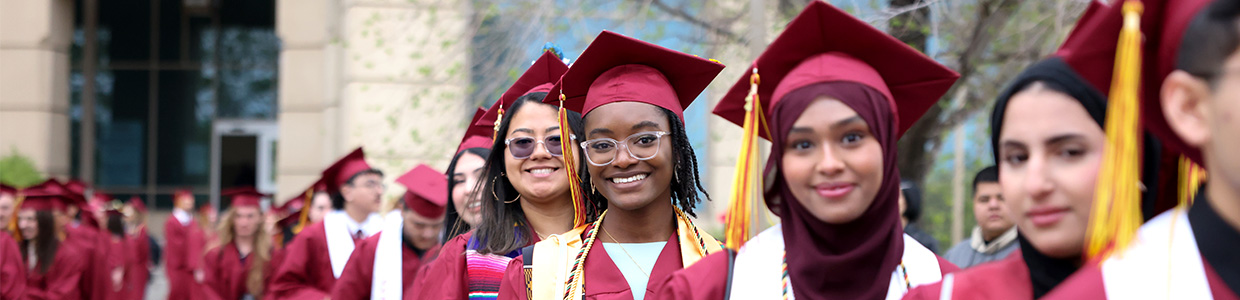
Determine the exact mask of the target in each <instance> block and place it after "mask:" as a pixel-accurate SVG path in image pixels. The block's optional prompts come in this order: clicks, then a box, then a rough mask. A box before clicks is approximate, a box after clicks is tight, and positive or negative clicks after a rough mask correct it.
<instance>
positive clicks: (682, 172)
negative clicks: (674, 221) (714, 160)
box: [581, 106, 710, 218]
mask: <svg viewBox="0 0 1240 300" xmlns="http://www.w3.org/2000/svg"><path fill="white" fill-rule="evenodd" d="M656 107H657V106H656ZM657 108H658V109H659V110H660V111H662V112H663V115H665V116H667V123H668V124H670V125H669V126H670V127H671V133H672V134H670V135H669V137H670V138H671V139H672V155H675V157H673V159H672V161H673V162H674V164H673V167H674V168H675V169H674V170H672V172H673V174H674V175H675V176H673V177H672V185H671V187H670V188H671V189H672V204H673V205H676V206H677V207H680V210H681V211H684V212H685V213H686V214H689V216H692V217H694V218H696V217H697V214H696V213H694V212H693V209H694V208H697V204H698V203H699V202H702V199H701V198H699V197H698V193H699V192H700V193H702V195H703V196H705V197H706V200H707V201H709V200H710V194H708V193H706V188H703V187H702V179H701V176H698V164H697V155H696V154H694V153H693V144H692V143H690V142H689V135H688V134H687V132H685V124H684V123H682V122H680V117H677V116H676V113H675V112H672V111H671V110H668V109H666V108H662V107H657ZM582 157H584V155H583V156H582ZM582 169H585V168H582ZM582 174H583V175H582V177H581V178H582V180H581V190H583V191H593V190H594V189H592V188H590V180H591V178H590V172H582ZM588 194H589V198H590V201H589V202H590V203H593V204H594V205H597V206H598V207H599V211H601V210H605V209H607V198H605V197H603V195H602V194H599V193H597V192H590V193H588Z"/></svg>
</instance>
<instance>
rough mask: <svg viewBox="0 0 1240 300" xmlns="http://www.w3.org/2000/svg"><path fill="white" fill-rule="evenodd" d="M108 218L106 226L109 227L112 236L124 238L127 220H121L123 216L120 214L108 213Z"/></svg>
mask: <svg viewBox="0 0 1240 300" xmlns="http://www.w3.org/2000/svg"><path fill="white" fill-rule="evenodd" d="M107 218H108V221H107V226H106V227H107V229H108V233H109V234H112V236H114V237H119V238H124V237H125V222H124V221H123V220H121V216H120V215H108V216H107Z"/></svg>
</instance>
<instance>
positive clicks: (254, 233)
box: [203, 187, 274, 300]
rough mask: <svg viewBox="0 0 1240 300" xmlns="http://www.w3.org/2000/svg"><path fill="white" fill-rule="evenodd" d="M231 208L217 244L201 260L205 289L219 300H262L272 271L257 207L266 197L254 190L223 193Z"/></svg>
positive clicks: (237, 189) (225, 215) (245, 188)
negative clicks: (227, 198)
mask: <svg viewBox="0 0 1240 300" xmlns="http://www.w3.org/2000/svg"><path fill="white" fill-rule="evenodd" d="M221 194H222V196H225V197H229V201H230V204H231V205H230V206H229V208H228V211H226V212H225V213H224V217H223V219H221V223H220V228H219V230H218V231H217V232H219V240H217V241H215V243H214V244H213V245H212V246H211V247H210V250H207V252H206V254H205V255H204V256H203V262H204V264H203V267H204V269H205V272H206V275H205V276H203V277H204V279H203V282H204V285H205V286H206V288H207V289H208V290H210V293H212V294H214V295H215V296H217V297H219V299H230V300H231V299H238V300H240V299H262V298H263V295H265V291H266V289H267V288H268V285H269V283H270V279H271V278H272V276H270V275H271V273H272V272H273V269H274V268H272V267H271V265H270V263H269V262H270V261H271V241H272V240H271V239H270V235H268V234H267V230H266V228H264V227H263V224H262V221H263V212H262V208H261V207H260V206H259V202H261V201H262V198H263V197H266V195H264V194H262V193H259V192H258V191H256V190H254V188H253V187H239V188H232V189H229V190H225V191H223V192H222V193H221Z"/></svg>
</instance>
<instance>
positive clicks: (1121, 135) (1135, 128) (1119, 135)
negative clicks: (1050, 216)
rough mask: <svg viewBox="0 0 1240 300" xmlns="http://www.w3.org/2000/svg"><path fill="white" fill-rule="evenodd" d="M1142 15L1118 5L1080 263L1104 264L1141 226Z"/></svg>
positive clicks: (1136, 4) (1133, 6)
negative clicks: (1120, 19)
mask: <svg viewBox="0 0 1240 300" xmlns="http://www.w3.org/2000/svg"><path fill="white" fill-rule="evenodd" d="M1142 10H1143V6H1142V4H1141V2H1140V1H1133V0H1129V1H1126V2H1124V7H1123V13H1124V27H1123V29H1122V30H1121V31H1120V37H1119V46H1118V47H1117V48H1116V53H1115V69H1114V73H1113V76H1114V77H1113V79H1112V81H1111V92H1110V95H1109V102H1107V120H1106V134H1107V148H1106V150H1105V151H1104V154H1103V161H1102V170H1101V173H1100V174H1099V176H1098V182H1097V189H1096V190H1095V193H1094V207H1093V212H1092V213H1091V215H1092V216H1091V218H1090V224H1089V232H1088V234H1089V240H1088V241H1087V245H1086V259H1093V258H1095V257H1098V256H1101V257H1102V258H1103V259H1105V258H1106V257H1108V256H1110V255H1112V254H1114V253H1118V252H1116V250H1117V249H1119V250H1122V249H1125V248H1126V247H1127V246H1128V244H1129V243H1131V242H1132V240H1133V238H1134V237H1135V235H1136V232H1137V228H1138V227H1140V226H1141V209H1140V208H1141V190H1140V184H1141V180H1140V178H1141V168H1140V167H1141V165H1140V163H1141V160H1140V159H1139V158H1140V155H1141V152H1140V148H1141V147H1140V144H1141V141H1140V139H1139V138H1140V137H1139V136H1138V135H1137V134H1138V132H1139V130H1140V127H1139V123H1138V121H1139V117H1140V115H1139V114H1140V107H1139V103H1138V97H1139V91H1140V83H1141V80H1140V77H1141V13H1142Z"/></svg>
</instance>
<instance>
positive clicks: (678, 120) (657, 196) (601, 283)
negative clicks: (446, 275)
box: [499, 31, 723, 300]
mask: <svg viewBox="0 0 1240 300" xmlns="http://www.w3.org/2000/svg"><path fill="white" fill-rule="evenodd" d="M618 49H623V50H618ZM722 69H723V65H721V64H719V63H717V62H713V61H709V60H706V59H702V58H697V57H694V56H692V55H688V54H684V53H680V52H676V51H673V50H669V49H667V48H663V47H660V46H657V45H653V44H650V43H646V42H643V41H640V40H636V39H633V38H629V37H626V36H623V35H619V34H616V33H612V32H608V31H604V32H603V33H602V34H600V35H599V36H598V37H597V38H596V39H595V40H594V42H593V43H591V44H590V46H589V47H588V48H587V49H586V50H585V52H583V53H582V55H581V57H580V58H579V59H578V60H577V62H576V63H574V65H573V67H572V68H570V69H569V71H568V72H567V73H565V74H564V77H563V78H562V79H561V80H560V82H559V83H557V84H556V86H555V87H553V88H552V92H551V94H552V95H550V96H549V97H548V99H547V100H544V102H550V103H561V105H562V106H563V107H564V109H567V110H572V111H579V112H581V113H582V122H583V125H584V130H585V133H586V134H585V136H584V137H578V140H579V142H578V143H576V144H575V145H572V146H575V147H573V148H576V149H573V150H574V151H581V155H582V156H583V157H585V158H586V159H585V164H584V165H582V166H581V167H582V169H584V171H585V172H583V173H585V174H582V175H583V176H582V179H581V183H580V187H581V191H582V194H583V195H585V197H587V198H588V199H590V201H588V202H589V203H593V204H594V205H596V206H597V207H598V208H600V209H602V211H601V213H600V214H599V216H598V218H597V219H596V220H594V221H593V222H590V223H589V224H585V226H579V227H577V228H575V229H573V230H572V231H569V232H567V233H565V234H563V235H552V236H550V237H547V238H546V239H544V240H543V241H541V242H539V243H537V244H535V245H534V246H532V247H527V248H526V250H525V251H523V252H524V254H523V256H522V257H520V258H517V259H515V260H513V261H512V262H510V263H509V264H508V270H507V271H506V273H505V275H504V276H505V277H504V281H503V286H501V287H500V295H499V298H500V299H514V300H517V299H520V300H524V299H625V300H627V299H637V300H640V299H644V298H646V297H647V296H649V295H650V294H652V293H653V291H656V290H657V288H658V286H659V284H660V283H662V282H663V281H664V278H666V277H667V276H668V275H670V274H671V273H672V272H674V271H676V270H680V269H682V268H684V267H687V266H689V265H690V264H692V263H694V262H696V261H697V260H698V259H700V258H701V257H702V256H705V255H707V254H709V253H712V252H715V251H719V249H720V246H719V242H718V241H716V240H715V239H714V238H713V237H711V236H710V235H708V234H706V233H705V232H701V231H699V230H698V229H697V227H696V226H695V225H694V224H693V222H692V220H691V217H693V216H694V215H693V209H694V208H695V207H696V206H697V203H698V202H700V201H701V199H699V197H698V192H699V190H700V189H701V183H700V180H699V177H698V175H697V165H696V157H695V156H694V154H693V148H692V147H690V146H689V141H688V138H687V136H686V133H685V128H684V118H683V114H684V108H685V107H687V106H688V105H689V104H690V103H692V101H693V100H694V98H696V97H697V96H698V94H700V93H701V92H702V90H704V89H705V88H706V86H707V85H708V84H709V83H710V81H711V80H712V79H714V77H715V75H717V74H718V73H719V71H721V70H722ZM561 99H562V100H561ZM535 262H536V264H535ZM527 289H528V290H527Z"/></svg>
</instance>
